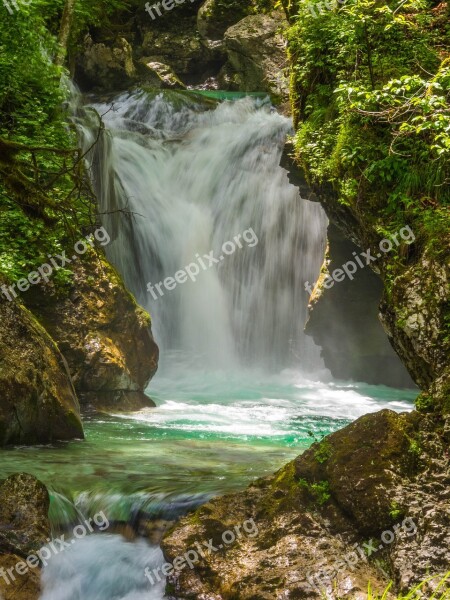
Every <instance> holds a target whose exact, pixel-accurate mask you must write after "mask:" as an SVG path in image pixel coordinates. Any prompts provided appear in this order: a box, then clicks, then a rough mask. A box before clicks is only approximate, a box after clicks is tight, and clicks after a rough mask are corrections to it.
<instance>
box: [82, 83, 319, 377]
mask: <svg viewBox="0 0 450 600" xmlns="http://www.w3.org/2000/svg"><path fill="white" fill-rule="evenodd" d="M109 107H110V106H109ZM95 108H96V110H97V111H98V112H99V113H100V114H104V120H105V122H106V126H107V128H108V133H109V135H108V136H107V138H106V139H104V140H103V143H102V144H101V145H99V146H97V148H96V151H94V159H93V166H92V170H93V177H94V181H95V183H96V191H97V194H98V197H99V202H100V209H101V212H103V213H109V215H104V217H103V221H104V224H105V226H106V228H107V229H108V230H110V231H111V232H112V234H113V235H114V237H115V239H114V241H113V243H112V244H111V245H110V247H109V248H108V255H109V258H110V259H111V260H112V262H113V263H114V264H115V265H116V266H117V267H118V268H119V270H120V272H121V273H122V274H123V275H124V277H125V279H126V282H127V284H128V286H129V287H130V289H132V291H133V292H134V293H135V294H136V296H137V298H138V301H139V302H140V303H141V304H142V305H143V306H145V307H146V308H148V309H149V311H150V312H151V314H152V316H153V317H154V330H155V334H156V338H157V340H158V342H159V344H160V345H161V347H162V350H163V355H164V354H165V352H164V351H167V350H169V349H176V350H179V351H181V352H183V353H189V354H190V355H191V356H192V355H195V356H197V358H198V360H199V361H201V363H202V364H203V365H208V366H209V367H216V368H229V367H236V366H238V365H240V366H243V365H245V364H247V365H249V364H250V365H259V366H270V367H272V368H275V369H280V368H282V367H288V366H291V365H292V364H294V363H295V364H296V365H297V366H303V367H304V368H306V369H307V370H310V369H311V367H312V366H313V364H311V360H312V359H313V357H312V356H311V353H313V352H314V350H313V344H312V342H311V341H309V340H307V339H305V336H304V335H303V327H304V323H305V319H306V308H307V301H308V295H307V293H306V292H305V289H304V282H305V281H307V280H308V281H314V280H315V279H316V278H317V275H318V272H319V270H320V266H321V262H322V258H323V254H324V249H325V243H326V225H327V219H326V216H325V214H324V212H323V210H322V208H321V207H320V205H319V204H317V203H312V202H308V201H306V200H303V199H301V198H300V195H299V192H298V190H297V189H296V188H295V187H294V186H292V185H291V184H290V183H289V181H288V178H287V173H286V171H284V170H283V169H282V168H280V166H279V163H280V158H281V154H282V151H283V147H284V144H285V141H286V136H287V135H288V134H289V133H290V131H291V129H292V125H291V123H290V121H289V120H288V119H286V118H285V117H282V116H280V115H279V114H277V113H276V112H275V111H273V110H271V108H270V104H268V103H267V102H266V103H264V102H263V101H261V100H259V101H258V100H255V99H254V98H245V99H242V100H239V101H236V102H224V103H222V104H219V105H217V106H214V107H213V108H211V106H210V105H208V104H206V103H205V102H202V103H200V102H199V101H198V100H197V101H196V100H195V99H194V98H191V97H190V96H189V95H186V94H172V95H171V96H169V97H168V96H167V95H163V94H158V95H154V94H153V95H149V94H148V93H145V92H137V93H135V94H124V95H122V96H120V97H119V98H117V99H115V101H114V108H113V110H109V112H108V105H106V104H97V105H96V106H95ZM85 132H86V130H85ZM94 136H95V131H91V132H90V134H89V135H87V136H86V138H87V139H86V146H88V145H89V144H90V143H91V142H92V140H93V138H94ZM121 208H122V209H123V208H126V209H128V210H129V211H130V212H131V213H132V215H130V217H129V218H128V219H127V220H126V221H127V222H126V223H125V222H124V221H125V219H124V216H123V213H120V212H119V213H114V211H117V210H118V209H121ZM249 228H251V229H252V231H253V232H254V234H255V240H256V241H252V244H251V245H248V244H247V243H246V242H245V241H243V240H242V233H243V232H244V231H247V230H248V229H249ZM240 234H241V240H242V241H241V245H242V246H243V247H242V248H239V247H236V251H235V252H234V253H232V254H231V255H228V256H227V255H226V254H225V253H224V252H223V249H222V245H223V244H224V243H225V242H230V243H231V244H233V240H235V238H236V236H238V235H240ZM250 235H251V234H247V237H249V238H250ZM235 246H236V244H235ZM228 247H231V248H232V245H231V246H229V245H228ZM211 251H213V252H214V254H213V256H214V257H215V258H216V259H217V260H219V257H222V259H223V260H221V261H220V263H219V264H215V265H214V266H213V267H211V268H207V270H203V268H201V272H200V273H199V274H198V275H197V277H196V281H195V282H193V281H191V280H189V279H188V281H187V282H186V283H183V284H178V285H177V287H176V288H175V289H173V290H172V291H168V290H166V289H165V288H164V287H163V288H160V290H161V289H162V291H163V292H164V296H163V297H162V298H161V297H159V293H158V292H157V291H155V290H154V288H152V290H153V292H152V293H150V292H149V291H148V290H147V284H148V283H149V282H151V283H152V284H157V283H158V282H161V281H163V280H164V279H165V278H166V277H173V276H174V274H175V273H177V272H178V271H180V269H183V268H184V267H186V266H187V265H189V264H190V263H193V262H196V263H197V264H198V262H199V259H200V260H201V259H202V257H204V255H208V254H209V253H210V252H211ZM203 262H204V263H206V266H207V265H208V261H207V260H206V259H204V260H203ZM314 360H315V361H316V363H317V361H318V354H317V352H316V353H315V356H314ZM316 366H317V364H316Z"/></svg>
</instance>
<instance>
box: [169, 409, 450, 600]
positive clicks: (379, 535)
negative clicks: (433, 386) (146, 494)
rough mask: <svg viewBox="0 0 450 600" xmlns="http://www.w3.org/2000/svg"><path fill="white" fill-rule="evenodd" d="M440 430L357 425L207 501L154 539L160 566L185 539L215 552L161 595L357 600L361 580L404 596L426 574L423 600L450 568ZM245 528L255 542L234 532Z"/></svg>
mask: <svg viewBox="0 0 450 600" xmlns="http://www.w3.org/2000/svg"><path fill="white" fill-rule="evenodd" d="M448 420H449V419H447V420H445V419H443V418H439V417H438V416H437V415H434V416H433V417H429V416H426V415H420V414H418V413H416V412H413V413H409V414H406V413H405V414H397V413H394V412H393V411H390V410H383V411H381V412H379V413H375V414H369V415H366V416H363V417H361V418H360V419H358V420H357V421H355V422H354V423H352V424H350V425H348V426H347V427H345V428H344V429H342V430H340V431H338V432H336V433H334V434H332V435H330V436H328V437H327V438H325V439H324V440H322V441H321V442H316V443H315V444H313V445H312V446H311V448H309V449H308V450H307V451H306V452H305V453H304V454H302V455H301V456H299V457H298V458H297V459H295V460H294V461H292V462H291V463H289V464H288V465H287V466H286V467H284V468H283V469H281V470H280V471H278V472H277V473H275V475H273V476H270V477H267V478H263V479H259V480H257V481H255V482H254V483H253V484H252V485H250V487H249V488H248V489H247V490H245V491H244V492H239V493H234V494H229V495H227V496H223V497H221V498H215V499H213V500H211V501H210V502H209V503H207V504H206V505H204V506H203V507H201V508H200V509H199V510H197V511H196V512H195V513H193V514H192V515H188V516H187V517H185V518H183V519H182V520H181V521H180V522H179V523H178V524H177V525H176V526H175V528H174V529H173V530H172V531H171V532H169V534H168V536H167V537H166V538H165V539H164V540H163V543H162V546H163V550H164V553H165V556H166V557H167V560H168V561H173V560H174V558H175V557H177V556H183V555H184V553H185V552H186V550H187V549H190V548H194V546H193V544H194V541H199V542H200V543H201V544H202V546H204V544H203V542H207V541H208V540H212V542H213V544H214V545H215V547H216V548H217V550H216V551H213V552H209V553H206V552H205V553H204V555H203V557H199V560H198V561H197V562H196V564H195V565H194V568H193V569H188V568H186V569H184V570H182V571H181V572H179V573H176V574H175V575H174V576H172V577H171V578H170V590H171V591H172V592H173V593H174V595H175V596H176V598H177V599H185V600H197V599H198V598H203V599H204V600H226V599H228V598H233V600H254V599H255V598H258V600H274V599H275V598H298V599H301V598H305V599H309V600H319V599H320V600H321V599H322V598H323V597H324V596H323V595H322V592H324V591H326V597H327V598H330V600H338V599H339V600H342V599H347V598H348V599H349V600H357V599H361V600H363V599H364V600H366V599H367V590H368V584H369V582H371V585H372V589H373V590H374V591H375V592H376V593H381V592H382V591H383V590H384V589H385V588H386V587H387V585H388V584H389V581H390V579H392V580H394V581H395V583H396V584H397V585H398V588H399V589H400V590H402V591H406V590H410V589H412V587H413V586H414V585H415V584H417V583H418V582H420V581H423V580H425V579H426V578H427V577H428V576H430V575H435V576H436V578H435V579H433V580H432V581H430V582H429V583H428V584H427V586H428V587H427V589H426V590H425V597H430V596H431V593H432V592H431V590H433V589H435V588H436V586H437V584H438V582H439V580H440V578H441V576H442V574H444V573H445V572H447V571H448V565H449V564H450V542H449V533H450V511H449V492H448V490H449V484H450V463H449V459H448V455H447V452H448V441H447V440H446V437H445V436H444V435H443V432H445V431H447V425H448ZM249 519H253V522H254V523H255V525H256V527H257V530H258V531H257V534H256V535H253V534H252V535H245V531H244V532H243V527H242V525H243V524H244V523H245V522H246V520H247V521H248V520H249ZM236 526H240V530H241V533H240V535H235V537H236V539H235V540H234V541H233V542H232V543H230V544H226V543H224V542H225V536H223V534H224V532H226V531H231V532H233V531H234V532H235V531H236V530H235V527H236ZM226 539H227V540H229V539H230V537H229V536H228V535H227V537H226ZM204 549H205V548H204ZM369 554H370V556H369ZM394 597H397V596H396V595H390V594H388V595H387V596H386V598H387V599H389V600H390V599H391V598H394Z"/></svg>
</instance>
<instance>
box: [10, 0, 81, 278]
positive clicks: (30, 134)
mask: <svg viewBox="0 0 450 600" xmlns="http://www.w3.org/2000/svg"><path fill="white" fill-rule="evenodd" d="M52 7H53V8H52V10H53V9H54V10H56V5H53V4H52ZM47 8H48V11H47ZM52 10H51V9H50V3H47V2H44V1H42V0H34V1H33V3H32V4H31V5H30V6H25V5H21V8H20V10H16V11H14V13H13V14H11V15H9V14H7V15H6V17H3V16H2V19H1V20H0V82H1V85H0V273H1V274H3V275H4V276H5V277H6V278H7V279H9V280H10V281H15V280H17V279H19V278H21V277H25V276H26V275H27V274H28V273H29V272H30V271H32V270H34V269H35V268H36V267H38V266H40V265H41V264H43V263H45V262H47V261H48V255H49V254H50V255H55V254H56V253H59V252H61V251H62V250H63V249H64V248H67V247H68V245H69V244H72V243H73V241H75V240H76V239H78V238H79V237H81V232H82V229H83V228H84V227H85V226H87V225H89V224H90V223H91V210H92V204H91V200H90V196H89V194H87V195H86V194H85V193H84V191H83V189H82V188H83V186H84V185H85V184H84V183H83V181H84V178H83V170H82V169H83V166H82V161H80V160H79V153H78V150H77V139H76V135H75V132H74V131H72V130H71V129H70V127H69V126H68V118H67V114H66V112H65V110H64V107H63V102H64V100H65V99H66V97H67V95H68V90H67V88H66V86H65V85H64V72H63V70H62V69H60V68H58V67H56V66H55V65H54V64H53V63H52V60H51V57H52V55H54V54H55V49H56V41H55V37H54V36H52V35H51V33H50V32H49V31H48V29H47V27H46V22H47V20H48V19H50V18H51V15H52V14H53V13H52ZM55 14H56V13H55ZM62 78H63V79H62ZM85 191H86V192H87V191H88V190H85ZM70 276H71V274H70V272H63V271H60V272H58V274H57V277H56V278H55V282H56V283H59V284H61V286H62V287H63V286H64V285H67V283H68V281H69V279H70Z"/></svg>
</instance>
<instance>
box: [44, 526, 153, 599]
mask: <svg viewBox="0 0 450 600" xmlns="http://www.w3.org/2000/svg"><path fill="white" fill-rule="evenodd" d="M72 541H73V545H72V546H71V547H70V548H67V550H65V551H63V552H60V553H59V554H56V555H53V556H52V557H51V558H50V560H49V564H48V566H47V567H46V568H45V569H44V570H43V574H42V586H43V593H42V595H41V598H40V600H161V599H162V598H163V597H164V587H165V578H163V577H162V578H161V581H159V582H158V581H156V578H155V579H154V585H150V583H149V581H148V580H147V579H146V578H145V575H144V571H145V569H146V568H147V567H148V568H149V569H150V573H151V572H152V570H153V569H154V568H157V567H158V566H160V565H161V564H162V563H163V562H164V559H163V554H162V551H161V550H160V548H158V547H157V546H150V545H149V544H147V543H146V542H144V541H143V540H138V541H137V542H133V543H131V542H127V541H125V539H124V538H122V537H121V536H120V535H110V534H92V535H89V536H87V537H86V538H84V539H73V540H72Z"/></svg>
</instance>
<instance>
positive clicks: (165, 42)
mask: <svg viewBox="0 0 450 600" xmlns="http://www.w3.org/2000/svg"><path fill="white" fill-rule="evenodd" d="M135 50H136V52H137V53H139V54H140V55H141V56H142V57H145V59H146V61H147V62H155V63H163V64H164V65H168V66H169V67H170V68H171V69H172V70H173V71H174V72H175V73H176V74H177V76H178V77H179V78H180V79H181V80H182V81H183V82H186V83H188V84H192V83H197V82H200V81H203V80H204V79H205V78H207V77H208V76H209V75H212V74H214V73H215V72H216V71H217V70H218V68H217V62H218V61H219V62H220V61H221V62H222V63H223V61H224V57H222V55H221V49H220V47H216V46H215V45H214V44H208V43H207V42H205V41H204V40H202V38H201V37H200V35H199V33H198V32H197V30H196V24H195V19H192V18H181V19H179V20H176V21H172V22H171V23H170V25H169V26H166V27H164V28H161V29H160V28H156V27H148V28H145V29H143V31H142V43H141V45H140V47H139V48H135Z"/></svg>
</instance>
